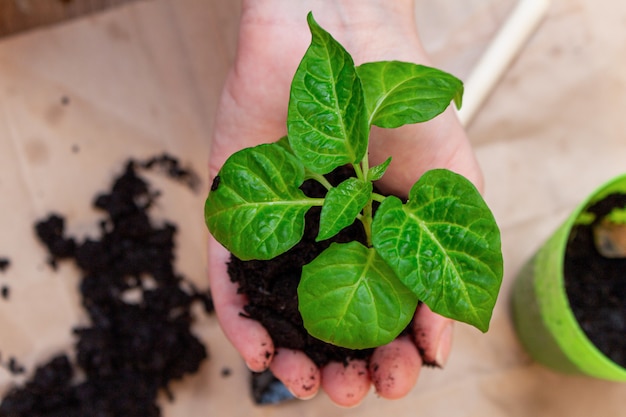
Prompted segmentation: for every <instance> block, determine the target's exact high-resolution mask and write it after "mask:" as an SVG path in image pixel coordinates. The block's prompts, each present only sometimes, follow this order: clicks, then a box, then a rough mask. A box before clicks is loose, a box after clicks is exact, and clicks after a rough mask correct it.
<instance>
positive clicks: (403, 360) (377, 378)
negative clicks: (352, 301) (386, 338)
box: [370, 336, 422, 399]
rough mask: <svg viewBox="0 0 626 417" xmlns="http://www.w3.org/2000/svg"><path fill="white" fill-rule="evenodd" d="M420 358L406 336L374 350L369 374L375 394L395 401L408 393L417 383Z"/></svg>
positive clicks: (420, 363)
mask: <svg viewBox="0 0 626 417" xmlns="http://www.w3.org/2000/svg"><path fill="white" fill-rule="evenodd" d="M421 367H422V358H421V357H420V355H419V352H418V350H417V347H416V346H415V344H414V343H413V341H411V339H410V338H409V337H407V336H402V337H399V338H397V339H396V340H394V341H393V342H391V343H389V344H387V345H384V346H381V347H379V348H377V349H376V350H374V353H373V354H372V358H371V359H370V374H371V378H372V382H373V384H374V387H375V388H376V392H377V393H378V395H380V396H381V397H383V398H387V399H397V398H402V397H404V396H405V395H406V394H408V393H409V391H410V390H411V388H413V386H414V385H415V383H416V382H417V378H418V376H419V373H420V369H421Z"/></svg>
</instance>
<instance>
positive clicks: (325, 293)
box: [298, 242, 417, 349]
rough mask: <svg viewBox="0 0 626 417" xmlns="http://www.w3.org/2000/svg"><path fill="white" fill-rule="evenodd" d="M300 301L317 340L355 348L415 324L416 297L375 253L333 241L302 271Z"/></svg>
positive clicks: (376, 343)
mask: <svg viewBox="0 0 626 417" xmlns="http://www.w3.org/2000/svg"><path fill="white" fill-rule="evenodd" d="M298 300H299V308H300V313H301V314H302V319H303V321H304V327H305V328H306V329H307V331H308V332H309V333H310V334H311V335H312V336H314V337H316V338H318V339H320V340H323V341H325V342H327V343H332V344H335V345H337V346H342V347H346V348H350V349H365V348H370V347H375V346H380V345H383V344H386V343H388V342H390V341H392V340H393V339H395V338H396V337H397V336H398V335H399V334H400V333H401V332H402V330H404V328H405V327H406V326H407V324H408V323H409V322H410V321H411V318H412V317H413V314H414V313H415V308H416V307H417V298H416V297H415V295H414V294H413V293H411V291H409V290H408V289H407V288H406V287H405V286H404V285H403V284H402V283H401V282H400V281H399V280H398V278H397V277H396V275H395V274H394V272H393V271H392V270H391V269H390V268H389V266H388V265H387V264H386V263H385V261H384V260H382V259H381V258H380V257H379V256H378V254H377V253H376V251H375V250H374V249H371V248H370V249H368V248H366V247H365V246H363V245H362V244H360V243H358V242H350V243H344V244H339V243H333V244H331V246H330V247H329V248H328V249H326V250H325V251H324V252H322V253H321V254H320V255H319V256H318V257H317V258H316V259H314V260H313V261H312V262H311V263H309V264H308V265H305V266H304V268H303V270H302V279H301V281H300V285H299V286H298Z"/></svg>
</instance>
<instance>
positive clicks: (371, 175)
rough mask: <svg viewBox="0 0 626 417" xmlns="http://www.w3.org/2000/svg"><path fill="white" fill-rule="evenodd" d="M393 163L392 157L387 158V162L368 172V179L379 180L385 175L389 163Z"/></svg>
mask: <svg viewBox="0 0 626 417" xmlns="http://www.w3.org/2000/svg"><path fill="white" fill-rule="evenodd" d="M390 163H391V157H389V158H387V160H386V161H385V162H383V163H382V164H380V165H376V166H374V167H372V168H370V170H369V171H368V172H367V180H368V181H378V180H379V179H381V178H382V177H383V175H385V172H386V171H387V168H388V167H389V164H390Z"/></svg>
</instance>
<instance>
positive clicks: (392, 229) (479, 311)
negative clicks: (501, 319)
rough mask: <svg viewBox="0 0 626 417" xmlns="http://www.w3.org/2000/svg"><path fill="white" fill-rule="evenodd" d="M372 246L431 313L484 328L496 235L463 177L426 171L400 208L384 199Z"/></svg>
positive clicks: (495, 268) (494, 283)
mask: <svg viewBox="0 0 626 417" xmlns="http://www.w3.org/2000/svg"><path fill="white" fill-rule="evenodd" d="M372 240H373V244H374V247H375V248H376V250H377V251H378V252H379V253H380V256H381V257H382V258H384V259H385V260H386V261H387V262H388V263H389V265H390V266H391V268H392V269H393V270H394V271H395V272H396V274H397V275H398V277H399V278H400V280H401V281H402V282H404V283H405V284H406V285H407V286H408V287H409V288H410V289H411V290H412V291H413V292H414V293H415V294H416V295H417V296H418V297H419V298H420V300H422V301H423V302H424V303H426V304H427V305H428V306H429V307H430V308H431V309H432V310H433V311H434V312H436V313H438V314H441V315H443V316H446V317H450V318H452V319H455V320H459V321H463V322H466V323H469V324H472V325H474V326H476V327H477V328H478V329H480V330H482V331H487V329H488V328H489V321H490V320H491V315H492V312H493V308H494V305H495V302H496V298H497V296H498V291H499V288H500V284H501V282H502V254H501V249H500V231H499V229H498V226H497V224H496V221H495V219H494V217H493V215H492V213H491V211H490V210H489V208H488V207H487V205H486V204H485V202H484V201H483V199H482V197H481V196H480V194H479V193H478V191H477V190H476V188H475V187H474V186H473V185H472V184H471V183H470V182H469V181H468V180H467V179H465V178H464V177H462V176H460V175H458V174H455V173H453V172H451V171H447V170H443V169H438V170H432V171H428V172H426V173H425V174H424V175H423V176H422V177H421V178H420V180H419V181H418V182H417V183H416V184H415V185H414V186H413V188H412V189H411V191H410V193H409V200H408V202H407V203H406V205H403V204H402V202H401V201H400V199H398V198H396V197H393V196H391V197H387V198H386V199H385V200H384V201H383V202H382V203H381V205H380V207H379V208H378V211H377V212H376V215H375V218H374V221H373V224H372Z"/></svg>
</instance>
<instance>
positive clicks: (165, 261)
mask: <svg viewBox="0 0 626 417" xmlns="http://www.w3.org/2000/svg"><path fill="white" fill-rule="evenodd" d="M157 167H159V168H161V169H163V170H165V171H166V172H167V173H168V175H169V176H171V177H172V178H174V179H177V180H180V181H182V182H184V183H186V184H187V185H190V186H192V185H194V184H196V182H195V178H196V177H195V175H194V174H193V173H192V172H191V171H188V170H185V169H182V168H181V167H180V166H179V165H178V162H177V161H176V159H175V158H172V157H170V156H168V155H163V156H159V157H156V158H152V159H150V160H148V161H145V162H138V161H134V160H130V161H128V162H127V164H126V168H125V171H124V173H123V174H122V175H121V176H119V177H118V178H116V179H115V181H114V184H113V187H112V189H111V191H110V192H108V193H103V194H100V195H98V196H97V197H96V198H95V201H94V206H95V208H97V209H99V210H102V211H103V212H104V213H105V217H104V219H103V220H102V221H101V222H100V223H99V226H100V237H99V238H98V239H89V238H87V239H85V240H84V241H82V242H79V241H78V240H77V239H76V238H73V237H68V236H66V234H65V230H64V229H65V221H64V218H63V217H62V216H60V215H57V214H51V215H50V216H49V217H48V218H46V219H44V220H42V221H40V222H38V223H37V224H36V226H35V229H36V234H37V236H38V237H39V239H40V240H41V241H42V242H43V243H44V244H45V245H46V247H47V248H48V251H49V255H50V259H49V262H50V264H51V265H52V266H55V265H57V263H58V262H59V261H62V260H66V259H67V260H73V261H74V262H75V263H76V265H77V266H78V267H79V268H80V270H81V271H82V278H81V282H80V294H81V296H82V305H83V307H84V308H85V310H86V311H87V314H88V316H89V319H90V325H88V326H81V327H76V328H74V329H73V333H74V334H75V336H76V343H75V353H74V355H68V354H65V353H62V354H59V355H58V356H56V357H54V358H53V359H51V360H50V361H49V362H47V363H45V364H43V365H41V366H39V367H38V368H37V370H36V371H35V373H34V375H33V376H32V377H31V379H30V380H29V381H28V382H26V383H25V384H24V385H23V386H19V387H15V388H12V389H11V390H10V391H9V392H8V393H7V394H6V395H5V397H4V398H3V400H2V403H1V404H0V417H9V416H10V417H26V416H28V417H53V416H55V417H56V416H63V417H74V416H76V417H78V416H80V417H88V416H98V417H114V416H115V417H122V416H125V417H126V416H142V417H153V416H154V417H156V416H160V414H161V412H160V409H159V407H158V405H157V403H156V398H157V395H158V392H159V391H160V390H164V391H165V392H166V393H167V394H169V395H170V397H172V394H171V392H170V391H169V384H170V382H171V381H173V380H177V379H180V378H182V377H183V376H185V375H187V374H191V373H194V372H196V371H197V370H198V368H199V366H200V364H201V363H202V361H204V360H205V359H206V358H207V350H206V347H205V346H204V345H203V343H202V342H201V341H200V340H199V339H198V338H197V337H196V336H195V335H194V334H193V333H192V331H191V325H192V323H193V321H194V317H193V315H192V312H191V308H192V305H193V304H194V303H196V302H200V303H202V304H203V305H204V306H205V309H206V310H207V311H208V312H210V311H211V310H212V302H211V300H210V297H209V295H208V293H206V292H200V291H198V290H197V289H196V288H195V287H194V286H193V285H192V284H191V283H190V282H188V281H187V280H186V279H185V278H184V277H183V276H181V275H180V274H178V273H177V272H176V271H175V269H174V265H173V262H174V236H175V233H176V226H175V225H174V224H172V223H167V222H166V223H164V224H162V225H155V223H154V222H153V221H152V220H151V219H150V216H149V209H150V207H151V206H152V205H153V204H154V202H155V200H156V199H157V197H158V195H159V193H158V192H157V191H155V190H152V189H151V188H150V186H149V184H148V183H147V182H146V181H145V180H144V179H142V178H141V177H140V176H139V175H138V174H137V171H138V170H139V169H140V168H157ZM70 357H75V362H72V360H71V359H70Z"/></svg>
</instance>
